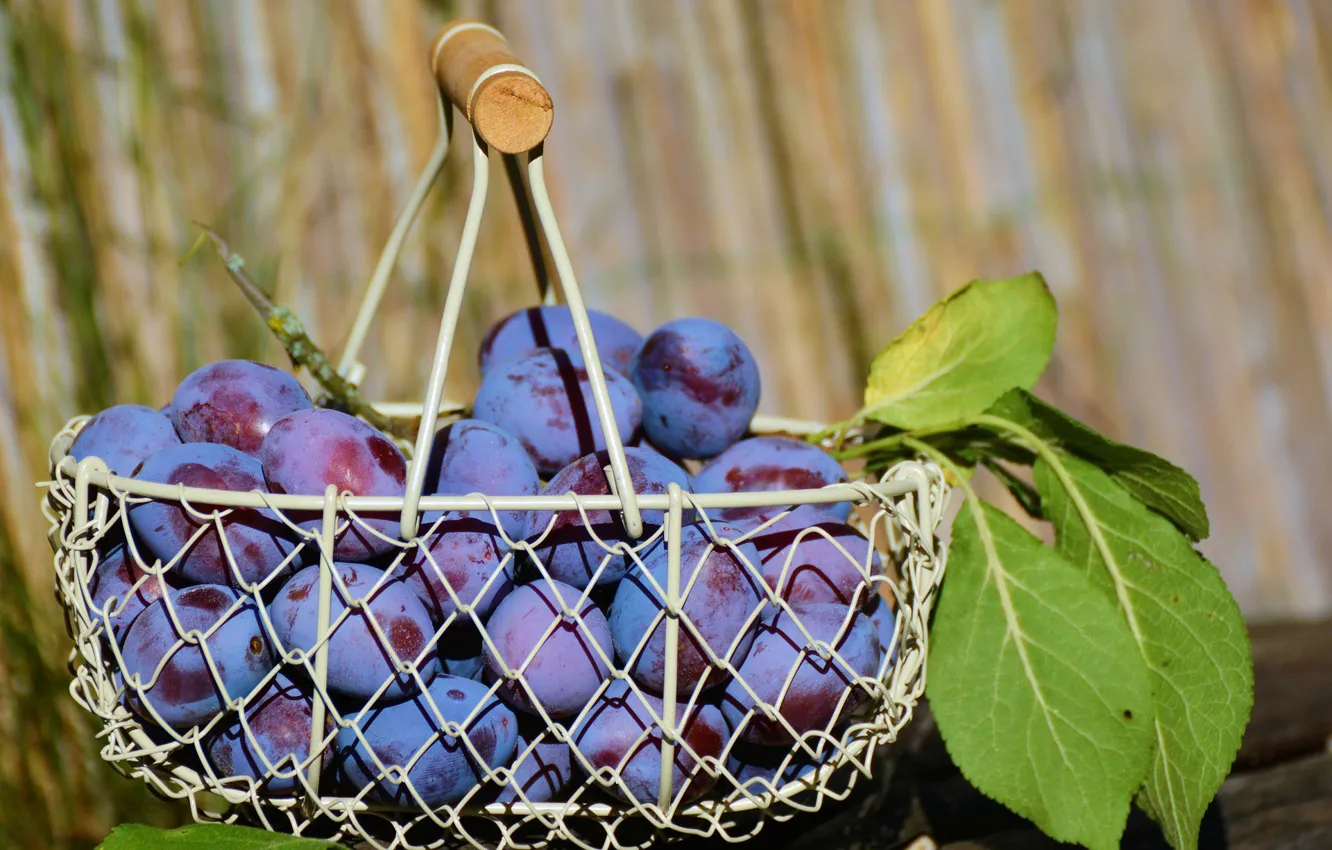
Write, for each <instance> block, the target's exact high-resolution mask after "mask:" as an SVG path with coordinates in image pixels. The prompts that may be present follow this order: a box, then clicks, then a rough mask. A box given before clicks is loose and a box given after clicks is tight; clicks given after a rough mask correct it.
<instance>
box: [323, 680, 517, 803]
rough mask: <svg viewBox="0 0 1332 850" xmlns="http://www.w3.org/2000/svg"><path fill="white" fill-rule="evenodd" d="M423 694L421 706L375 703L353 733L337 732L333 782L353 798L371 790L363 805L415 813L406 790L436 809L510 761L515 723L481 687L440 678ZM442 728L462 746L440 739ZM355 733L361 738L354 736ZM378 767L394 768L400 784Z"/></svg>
mask: <svg viewBox="0 0 1332 850" xmlns="http://www.w3.org/2000/svg"><path fill="white" fill-rule="evenodd" d="M427 694H428V695H429V699H426V694H421V695H418V696H416V697H413V698H412V699H409V700H407V701H405V702H399V703H396V704H385V703H383V702H381V703H378V704H376V705H375V706H374V707H373V708H371V709H370V710H369V711H368V712H366V713H365V714H364V715H363V716H362V717H361V718H360V722H359V723H358V724H357V726H350V727H347V728H344V729H340V730H339V731H338V753H339V761H340V763H341V769H340V777H341V781H342V785H343V787H344V789H345V790H346V791H347V792H348V793H350V794H359V793H360V791H361V789H362V788H364V787H366V786H371V789H370V792H369V793H368V794H367V796H368V797H369V799H372V800H376V801H378V802H382V803H392V804H397V805H402V806H416V805H417V796H414V795H413V794H412V790H411V789H415V791H416V795H419V797H420V800H421V802H424V803H425V804H426V805H427V806H442V805H444V804H446V803H453V802H457V801H458V800H461V799H462V798H463V797H465V796H467V794H468V792H469V791H471V790H472V789H473V788H475V787H477V786H478V785H480V784H481V783H482V782H483V781H484V780H485V776H486V772H487V771H488V770H494V769H496V768H498V767H501V766H503V765H504V764H505V763H506V762H508V760H509V759H510V758H512V756H513V752H514V747H515V746H516V745H517V743H518V720H517V718H516V717H514V714H513V712H512V711H510V710H509V709H508V707H507V706H505V705H504V704H503V703H502V702H500V701H499V700H498V699H496V698H495V697H494V696H492V695H490V693H489V688H487V687H486V686H485V685H482V684H480V683H479V682H473V681H472V680H470V679H460V678H458V677H456V676H440V677H438V678H437V679H435V680H434V681H433V682H432V683H431V684H430V686H429V687H428V688H427ZM432 702H433V704H434V705H433V707H432V705H431V703H432ZM436 709H438V711H436ZM446 723H456V724H459V725H460V726H461V727H462V731H463V733H464V735H466V739H467V740H466V741H464V740H463V738H462V737H460V736H453V735H449V734H446V731H445V724H446ZM358 727H359V728H360V730H361V736H363V739H362V737H358V736H357V734H356V728H358ZM436 736H438V737H436ZM468 743H470V744H471V747H470V748H469V746H468ZM473 750H474V751H475V755H474V754H473ZM418 754H419V757H418ZM478 756H479V759H478ZM376 759H377V760H378V762H379V764H377V763H376ZM413 759H415V761H414V762H413ZM380 764H382V765H383V768H392V767H398V768H400V769H402V770H403V771H404V772H405V773H406V778H405V781H403V782H402V783H401V784H396V783H394V782H393V781H392V780H390V779H389V778H388V776H387V775H385V772H384V770H383V769H381V767H380ZM409 764H410V765H411V769H410V770H407V769H406V768H407V766H408V765H409ZM409 785H410V787H409Z"/></svg>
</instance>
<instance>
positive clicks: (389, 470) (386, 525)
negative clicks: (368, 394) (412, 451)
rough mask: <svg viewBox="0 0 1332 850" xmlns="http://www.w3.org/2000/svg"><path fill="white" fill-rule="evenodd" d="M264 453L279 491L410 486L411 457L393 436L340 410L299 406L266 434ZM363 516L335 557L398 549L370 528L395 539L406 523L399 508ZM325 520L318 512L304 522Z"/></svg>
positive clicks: (313, 525) (365, 492)
mask: <svg viewBox="0 0 1332 850" xmlns="http://www.w3.org/2000/svg"><path fill="white" fill-rule="evenodd" d="M259 458H260V460H261V461H262V462H263V466H264V476H265V477H266V478H267V479H268V486H269V488H270V489H271V490H272V491H273V492H274V493H300V494H306V495H317V496H322V495H324V490H325V488H327V487H328V485H330V484H334V485H337V488H338V491H339V492H350V493H351V494H352V495H354V496H399V497H401V496H402V495H403V493H404V492H405V490H406V481H407V460H406V458H404V457H403V456H402V452H400V451H398V447H397V446H395V445H394V444H393V441H392V440H390V439H389V438H388V437H386V436H384V435H383V434H381V433H380V432H379V431H378V430H376V429H375V428H373V427H371V426H370V425H367V424H366V423H364V422H362V421H361V420H359V419H357V418H356V417H355V416H349V415H347V414H346V413H342V412H340V411H337V410H324V409H320V408H315V409H312V410H299V411H297V412H295V413H292V414H289V415H287V416H284V417H282V418H281V419H279V420H278V421H277V422H275V423H273V427H272V428H271V429H270V430H269V432H268V436H267V437H265V438H264V443H263V445H262V446H260V448H259ZM358 517H359V518H358V520H357V521H350V522H348V523H346V528H345V529H344V530H343V531H342V532H341V533H340V534H339V535H338V538H337V540H336V541H335V543H334V546H333V557H334V558H337V559H338V560H341V561H364V560H367V559H369V558H371V557H373V556H375V555H382V554H384V553H385V552H388V551H389V550H391V549H393V548H394V547H393V544H392V543H391V542H389V541H386V540H382V539H380V538H379V537H378V536H376V535H375V534H373V533H371V531H369V530H368V529H374V530H375V531H377V532H379V534H382V535H384V536H385V537H388V538H389V539H390V540H392V539H394V538H397V537H398V536H399V533H400V532H401V527H400V525H399V522H398V513H397V512H396V511H392V512H388V513H387V514H385V515H377V514H365V513H362V514H358ZM320 523H321V519H320V517H319V516H317V515H311V516H306V517H303V518H301V522H300V524H301V526H302V527H303V528H309V529H317V528H319V526H320ZM362 524H363V525H364V527H363V525H362Z"/></svg>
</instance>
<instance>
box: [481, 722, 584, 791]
mask: <svg viewBox="0 0 1332 850" xmlns="http://www.w3.org/2000/svg"><path fill="white" fill-rule="evenodd" d="M513 752H514V761H513V765H512V768H513V777H512V778H511V779H510V780H509V782H508V783H507V784H505V785H504V787H503V788H502V789H500V792H499V794H498V796H496V797H495V802H497V803H521V802H524V798H526V802H529V803H544V802H546V801H548V800H551V799H553V798H554V797H555V795H556V794H558V793H560V791H562V790H564V786H565V785H567V784H569V779H570V778H572V776H573V768H572V765H571V764H570V762H569V745H568V744H561V743H560V742H559V741H556V740H554V739H553V738H551V736H549V735H547V736H546V737H545V739H544V740H542V741H540V742H538V743H537V744H536V745H533V744H532V742H531V740H530V739H529V738H527V737H525V736H521V735H520V736H519V737H518V745H517V746H516V747H514V751H513ZM515 786H516V787H517V788H521V789H522V792H523V794H522V796H521V797H520V796H519V795H518V791H517V790H515Z"/></svg>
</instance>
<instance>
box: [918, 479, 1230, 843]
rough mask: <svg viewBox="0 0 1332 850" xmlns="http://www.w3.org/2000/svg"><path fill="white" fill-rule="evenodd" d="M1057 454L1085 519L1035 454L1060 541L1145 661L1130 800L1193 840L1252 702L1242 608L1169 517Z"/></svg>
mask: <svg viewBox="0 0 1332 850" xmlns="http://www.w3.org/2000/svg"><path fill="white" fill-rule="evenodd" d="M1062 464H1063V466H1064V469H1065V470H1066V472H1067V474H1068V475H1069V477H1070V479H1071V482H1072V485H1073V487H1074V489H1075V491H1076V493H1077V494H1078V496H1079V497H1080V498H1081V500H1082V501H1083V502H1084V503H1085V505H1086V508H1087V510H1088V511H1089V513H1090V514H1091V517H1092V520H1093V528H1092V529H1090V530H1089V529H1088V528H1087V526H1086V524H1085V523H1084V522H1083V518H1082V516H1081V515H1080V513H1079V511H1078V506H1077V504H1076V503H1075V501H1074V500H1073V499H1072V498H1070V495H1069V493H1068V492H1067V491H1066V490H1065V489H1064V487H1063V485H1062V484H1061V483H1060V481H1059V479H1058V478H1057V476H1056V475H1055V473H1054V470H1053V469H1051V467H1050V466H1049V465H1048V464H1047V463H1045V462H1044V461H1041V462H1040V463H1038V464H1037V465H1036V487H1037V489H1038V490H1040V493H1041V497H1042V501H1043V502H1044V504H1045V506H1046V516H1047V517H1049V519H1050V520H1051V521H1052V522H1053V523H1054V526H1055V533H1056V535H1057V540H1056V543H1057V546H1058V549H1059V551H1061V552H1063V553H1064V554H1065V555H1066V556H1067V557H1068V558H1069V560H1071V561H1073V562H1074V563H1076V564H1079V565H1081V566H1083V567H1084V568H1086V569H1087V572H1088V575H1089V576H1090V577H1091V579H1092V580H1093V581H1096V582H1097V583H1098V584H1101V585H1102V586H1103V587H1104V589H1105V591H1106V593H1107V598H1108V599H1114V598H1122V599H1123V600H1124V601H1125V602H1124V604H1125V616H1126V617H1127V618H1128V621H1129V623H1130V624H1131V626H1132V628H1133V631H1134V633H1135V635H1136V637H1137V640H1136V644H1135V645H1136V647H1137V650H1138V652H1139V653H1140V654H1141V655H1142V656H1143V657H1144V658H1145V659H1146V661H1147V666H1148V668H1149V669H1150V671H1151V677H1152V697H1153V700H1154V702H1155V705H1156V717H1155V720H1154V722H1153V732H1152V734H1153V738H1154V741H1155V744H1156V754H1155V757H1154V761H1153V764H1152V770H1151V773H1150V774H1149V775H1148V777H1147V782H1146V783H1145V785H1144V786H1143V790H1142V794H1141V795H1140V796H1139V798H1138V803H1139V805H1141V806H1142V807H1143V809H1144V810H1145V811H1146V812H1147V814H1148V815H1150V816H1151V817H1152V819H1153V820H1155V821H1156V822H1157V823H1159V824H1161V829H1162V830H1163V831H1164V832H1165V836H1166V838H1167V839H1168V840H1169V841H1170V844H1171V846H1172V847H1175V848H1177V850H1186V848H1194V847H1197V845H1198V826H1199V823H1200V822H1201V821H1202V816H1203V811H1204V810H1205V809H1206V808H1207V804H1208V803H1209V802H1211V800H1212V797H1213V795H1215V794H1216V791H1217V789H1218V788H1220V787H1221V782H1222V780H1224V779H1225V777H1226V774H1227V773H1228V772H1229V771H1230V765H1231V762H1233V761H1234V760H1235V754H1236V752H1238V750H1239V744H1240V738H1241V737H1243V735H1244V727H1245V726H1246V725H1248V722H1249V711H1250V709H1252V707H1253V659H1252V657H1251V655H1250V650H1249V638H1248V634H1247V632H1246V631H1245V628H1244V621H1243V619H1242V618H1241V617H1240V610H1239V606H1238V605H1237V604H1236V603H1235V600H1234V598H1233V597H1232V596H1231V595H1230V591H1228V590H1227V589H1226V584H1225V582H1224V581H1223V580H1222V579H1221V575H1220V573H1218V572H1217V570H1216V567H1214V566H1212V565H1211V564H1209V563H1208V562H1207V561H1205V560H1204V559H1203V557H1202V556H1201V555H1199V554H1198V553H1197V552H1196V551H1194V549H1193V547H1192V546H1190V545H1189V541H1188V540H1187V539H1185V537H1184V535H1183V534H1182V533H1180V531H1179V530H1178V529H1177V528H1175V527H1174V525H1172V524H1171V523H1170V522H1169V521H1168V520H1166V519H1165V518H1164V517H1162V516H1160V515H1158V514H1156V513H1153V512H1152V511H1149V510H1148V509H1147V508H1146V507H1145V506H1143V505H1142V504H1141V503H1139V502H1138V501H1137V500H1135V499H1134V498H1133V497H1132V496H1130V495H1129V494H1128V493H1127V492H1125V490H1124V489H1123V488H1122V487H1120V486H1119V485H1118V484H1116V483H1115V482H1114V481H1112V480H1111V479H1110V478H1109V477H1108V476H1107V475H1106V474H1105V473H1104V472H1102V471H1101V470H1099V469H1097V468H1096V467H1095V466H1092V465H1091V464H1089V463H1087V462H1085V461H1081V460H1078V459H1076V458H1063V459H1062ZM1097 538H1099V541H1098V539H1097ZM1098 543H1103V544H1104V546H1105V550H1106V551H1105V553H1103V552H1102V551H1101V549H1100V546H1099V545H1098ZM1107 555H1108V557H1106V556H1107ZM932 672H933V671H931V673H932Z"/></svg>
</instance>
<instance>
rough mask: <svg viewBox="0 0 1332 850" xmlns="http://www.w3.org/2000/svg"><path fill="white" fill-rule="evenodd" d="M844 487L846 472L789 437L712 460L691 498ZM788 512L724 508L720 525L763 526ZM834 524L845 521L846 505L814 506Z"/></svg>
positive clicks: (750, 443)
mask: <svg viewBox="0 0 1332 850" xmlns="http://www.w3.org/2000/svg"><path fill="white" fill-rule="evenodd" d="M844 483H846V472H845V471H844V470H843V469H842V467H841V465H840V464H838V463H837V461H836V460H835V459H834V458H833V457H832V455H830V454H828V453H827V452H825V451H823V450H822V449H820V448H819V447H817V446H813V445H810V444H809V443H805V442H802V441H800V440H794V439H792V438H790V437H751V438H750V439H748V440H741V441H740V442H738V443H736V444H735V445H733V446H731V447H730V448H729V449H727V450H726V451H724V452H722V453H721V454H719V455H717V456H716V457H714V458H713V459H712V460H711V461H709V462H708V464H707V465H706V466H704V467H703V468H702V469H700V470H699V471H698V474H696V475H695V476H694V492H695V493H753V492H765V491H771V490H808V489H814V488H817V487H825V486H827V485H829V484H844ZM789 507H790V506H789V505H788V506H780V505H779V506H775V507H760V508H728V509H726V510H723V511H721V512H720V514H718V516H719V517H720V518H721V519H724V520H729V521H732V522H735V521H752V520H757V521H763V520H768V519H771V518H772V517H774V516H776V515H777V514H779V513H781V512H782V511H784V510H787V509H789ZM818 507H819V508H821V509H822V510H823V511H824V512H825V513H827V514H828V515H829V516H831V517H832V518H833V519H837V520H842V521H843V522H844V521H846V518H847V517H848V516H850V514H851V503H850V502H832V503H829V504H825V505H819V506H818Z"/></svg>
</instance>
